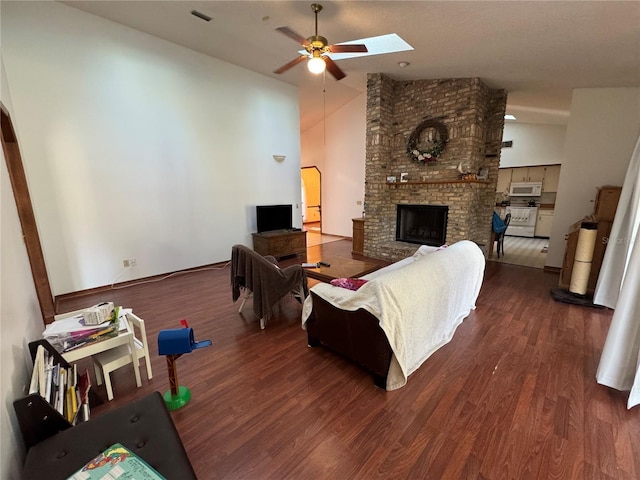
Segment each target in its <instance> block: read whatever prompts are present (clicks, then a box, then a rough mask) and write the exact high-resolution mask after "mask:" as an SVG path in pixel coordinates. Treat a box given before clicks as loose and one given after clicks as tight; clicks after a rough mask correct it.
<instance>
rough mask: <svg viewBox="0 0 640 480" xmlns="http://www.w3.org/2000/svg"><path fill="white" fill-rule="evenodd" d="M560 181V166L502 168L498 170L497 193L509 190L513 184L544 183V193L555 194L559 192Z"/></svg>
mask: <svg viewBox="0 0 640 480" xmlns="http://www.w3.org/2000/svg"><path fill="white" fill-rule="evenodd" d="M559 180H560V165H539V166H535V167H513V168H501V169H499V170H498V183H497V184H496V192H497V193H502V192H504V191H505V190H509V185H511V182H542V193H547V192H553V193H555V192H557V191H558V183H559Z"/></svg>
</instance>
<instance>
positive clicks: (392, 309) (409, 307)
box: [302, 240, 485, 390]
mask: <svg viewBox="0 0 640 480" xmlns="http://www.w3.org/2000/svg"><path fill="white" fill-rule="evenodd" d="M484 267H485V259H484V255H483V254H482V251H481V250H480V248H478V246H477V245H476V244H475V243H473V242H470V241H467V240H463V241H460V242H457V243H455V244H453V245H451V246H450V247H448V248H445V249H442V250H438V251H436V252H433V253H430V254H427V255H424V256H422V257H421V258H420V259H419V260H416V261H414V262H412V263H409V264H407V265H404V266H402V267H401V268H392V269H388V270H386V269H385V270H386V271H383V272H381V273H379V272H374V273H373V274H370V275H368V276H365V277H363V278H369V279H370V281H369V282H367V283H366V284H365V285H363V286H362V287H361V288H360V289H359V290H358V291H355V292H354V291H351V290H347V289H344V288H340V287H334V286H332V285H329V284H324V283H323V284H318V285H315V286H314V287H313V288H312V291H313V292H314V293H316V294H317V295H318V296H320V297H321V298H323V299H324V300H326V301H327V302H329V303H331V304H332V305H334V306H335V307H337V308H340V309H343V310H349V311H354V310H357V309H358V308H363V309H365V310H367V311H368V312H370V313H371V314H373V315H374V316H375V317H376V318H378V319H379V320H380V327H381V328H382V330H383V331H384V332H385V334H386V336H387V339H388V340H389V344H390V345H391V349H392V350H393V353H394V356H393V358H392V360H391V366H390V368H389V375H388V376H387V390H395V389H397V388H400V387H402V386H403V385H405V384H406V383H407V377H408V376H409V375H411V373H413V372H414V371H415V370H416V369H417V368H418V367H420V365H422V363H423V362H424V361H425V360H426V359H427V358H428V357H429V356H430V355H431V354H433V353H434V352H435V351H436V350H437V349H438V348H440V347H441V346H442V345H444V344H446V343H447V342H449V341H450V340H451V338H452V337H453V334H454V333H455V330H456V328H457V327H458V325H460V323H461V322H462V320H463V319H464V318H465V317H466V316H468V315H469V313H470V311H471V310H472V309H474V308H475V302H476V299H477V298H478V294H479V292H480V287H481V285H482V279H483V277H484ZM387 268H388V267H387ZM311 309H312V303H311V297H310V296H309V297H308V298H307V301H305V305H304V308H303V312H302V322H303V327H304V323H305V322H306V320H307V318H308V317H309V315H310V313H311Z"/></svg>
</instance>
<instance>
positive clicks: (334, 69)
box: [321, 57, 347, 80]
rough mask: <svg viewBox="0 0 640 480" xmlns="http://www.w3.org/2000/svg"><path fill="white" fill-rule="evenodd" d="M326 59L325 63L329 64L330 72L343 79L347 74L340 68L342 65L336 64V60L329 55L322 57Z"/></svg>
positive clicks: (337, 78)
mask: <svg viewBox="0 0 640 480" xmlns="http://www.w3.org/2000/svg"><path fill="white" fill-rule="evenodd" d="M321 58H322V59H323V60H324V63H325V64H326V65H327V70H329V73H330V74H331V75H333V76H334V77H335V79H336V80H342V79H343V78H344V77H346V76H347V75H346V74H345V73H344V72H343V71H342V70H340V67H338V65H336V62H334V61H333V60H331V59H330V58H329V57H321Z"/></svg>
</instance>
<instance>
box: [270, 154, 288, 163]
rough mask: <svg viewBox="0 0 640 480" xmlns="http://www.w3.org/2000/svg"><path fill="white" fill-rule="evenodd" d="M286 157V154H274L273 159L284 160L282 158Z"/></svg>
mask: <svg viewBox="0 0 640 480" xmlns="http://www.w3.org/2000/svg"><path fill="white" fill-rule="evenodd" d="M285 158H287V157H286V155H274V156H273V159H274V160H275V161H276V162H284V159H285Z"/></svg>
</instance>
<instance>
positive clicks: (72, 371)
mask: <svg viewBox="0 0 640 480" xmlns="http://www.w3.org/2000/svg"><path fill="white" fill-rule="evenodd" d="M90 388H91V379H90V377H89V371H88V370H87V369H85V371H84V372H83V373H81V374H78V369H77V366H76V365H75V364H74V365H73V366H70V367H67V366H65V365H62V364H60V363H56V361H55V359H54V357H53V356H52V355H49V352H48V351H47V350H46V349H45V348H44V347H43V346H42V345H39V346H38V349H37V351H36V358H35V361H34V364H33V374H32V375H31V383H30V385H29V394H32V393H37V394H39V395H40V396H41V397H42V398H44V399H45V400H46V401H47V402H49V404H51V406H52V407H53V408H55V409H56V410H57V411H58V413H60V415H62V416H63V417H64V418H65V419H66V420H67V421H68V422H69V423H70V424H72V425H75V424H76V423H77V422H80V421H83V422H84V421H87V420H89V389H90Z"/></svg>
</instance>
